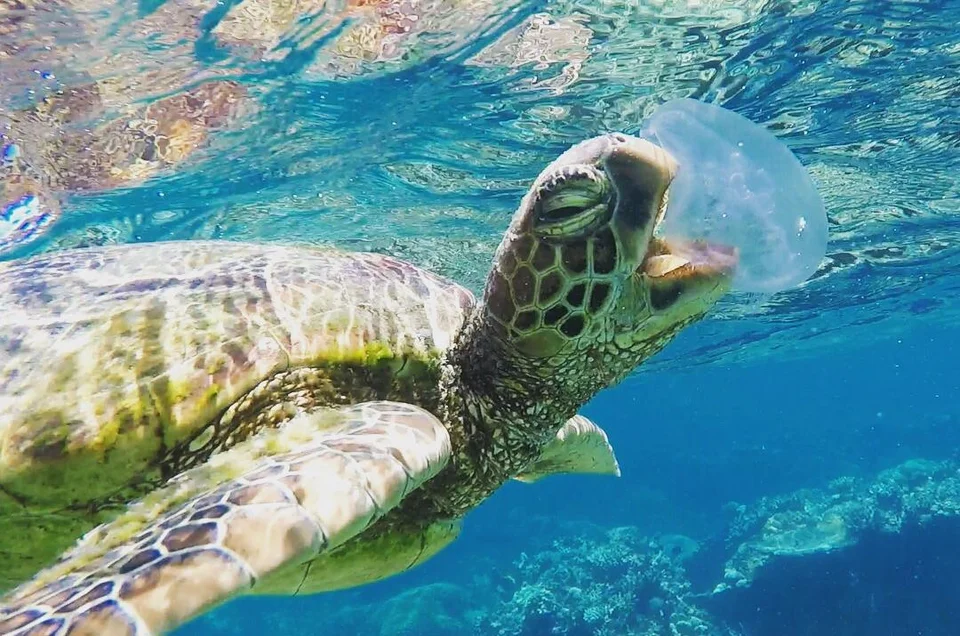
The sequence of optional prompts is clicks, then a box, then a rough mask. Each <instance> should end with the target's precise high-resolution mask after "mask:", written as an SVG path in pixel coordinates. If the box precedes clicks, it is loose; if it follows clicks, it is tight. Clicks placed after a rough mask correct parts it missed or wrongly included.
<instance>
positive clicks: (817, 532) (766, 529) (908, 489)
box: [714, 460, 960, 592]
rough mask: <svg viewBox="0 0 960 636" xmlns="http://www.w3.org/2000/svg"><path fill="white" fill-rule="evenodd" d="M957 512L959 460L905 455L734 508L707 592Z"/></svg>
mask: <svg viewBox="0 0 960 636" xmlns="http://www.w3.org/2000/svg"><path fill="white" fill-rule="evenodd" d="M957 516H960V466H958V464H957V463H956V462H952V461H941V462H931V461H924V460H911V461H908V462H905V463H903V464H901V465H900V466H897V467H895V468H892V469H889V470H885V471H883V472H881V473H880V474H879V475H877V476H876V477H875V478H874V479H872V480H866V479H857V478H852V477H842V478H840V479H837V480H835V481H833V482H831V483H830V484H829V486H828V487H827V488H826V489H824V490H801V491H798V492H794V493H791V494H789V495H785V496H778V497H768V498H764V499H761V500H760V501H758V502H757V503H756V504H754V505H752V506H749V507H747V506H739V507H738V509H737V511H736V516H735V519H734V521H733V522H732V523H731V525H730V528H729V531H728V534H727V537H726V541H725V543H726V545H727V546H735V548H734V550H733V554H732V556H731V557H730V558H729V560H728V561H727V563H726V567H725V572H724V575H723V581H722V582H721V583H719V584H718V585H717V586H716V589H715V590H714V591H715V592H723V591H724V590H726V589H728V588H730V587H745V586H748V585H750V584H751V583H752V581H753V580H754V578H755V577H756V576H757V574H758V571H759V570H761V569H762V568H764V567H766V566H768V565H769V564H770V562H771V561H773V560H776V559H780V558H796V557H801V556H804V555H813V554H816V553H822V552H831V551H834V550H839V549H842V548H849V547H851V546H853V545H855V544H857V543H858V542H859V541H860V540H861V539H862V538H863V537H864V536H865V535H868V534H870V533H873V532H882V533H900V532H901V531H903V530H904V529H905V528H912V527H919V526H923V525H926V524H928V523H930V522H931V521H932V520H935V519H937V518H953V517H957Z"/></svg>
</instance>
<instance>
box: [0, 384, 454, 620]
mask: <svg viewBox="0 0 960 636" xmlns="http://www.w3.org/2000/svg"><path fill="white" fill-rule="evenodd" d="M449 456H450V438H449V436H448V434H447V431H446V429H445V428H444V427H443V425H442V424H441V423H440V421H439V420H438V419H437V418H435V417H434V416H433V415H431V414H430V413H428V412H427V411H424V410H423V409H420V408H418V407H415V406H412V405H409V404H402V403H396V402H367V403H363V404H359V405H356V406H351V407H346V408H342V409H339V410H325V411H319V412H316V413H312V414H309V415H300V416H297V417H295V418H294V419H293V420H291V421H290V422H288V423H287V424H286V425H285V426H283V427H282V428H280V429H277V430H270V431H264V432H263V433H261V434H260V435H258V436H256V437H254V438H252V439H250V440H248V441H247V442H244V443H242V444H239V445H238V446H236V447H234V448H233V449H231V450H229V451H226V452H224V453H222V454H220V455H216V456H214V457H213V458H211V460H210V461H209V462H207V463H206V464H204V465H202V466H199V467H197V468H194V469H192V470H190V471H187V472H185V473H183V474H181V475H180V476H178V477H176V478H175V479H173V480H172V481H171V482H170V483H169V484H168V485H167V486H165V487H164V488H163V489H161V490H159V491H157V492H155V493H153V494H151V495H149V496H147V497H145V498H144V499H141V500H140V501H138V502H136V503H134V504H132V505H131V506H130V507H129V508H128V510H127V512H126V513H124V514H122V515H121V516H120V517H118V518H117V519H115V520H114V521H112V522H111V523H109V524H105V525H103V526H100V527H98V528H97V529H95V530H93V531H92V532H90V533H89V534H88V535H87V536H85V537H84V538H83V539H82V540H81V542H80V543H79V544H78V545H77V546H76V547H75V548H73V549H72V550H71V551H70V552H68V553H67V554H66V555H64V557H63V558H62V559H61V561H60V562H59V563H57V564H56V565H54V566H52V567H51V568H48V569H47V570H45V571H43V572H41V573H40V574H38V575H37V577H35V578H34V580H33V581H30V582H28V583H26V584H25V585H23V586H21V587H20V588H19V589H18V590H16V591H14V593H13V594H12V595H11V596H10V597H8V598H7V599H4V601H3V608H2V609H0V633H3V634H21V633H23V634H27V633H30V634H34V633H67V632H69V633H71V634H72V633H82V634H98V635H100V636H119V635H121V634H123V635H143V634H159V633H163V632H166V631H169V630H171V629H173V628H175V627H177V626H178V625H181V624H183V623H185V622H186V621H188V620H189V619H191V618H193V617H194V616H196V615H198V614H201V613H203V612H205V611H207V610H209V609H211V608H212V607H214V606H216V605H218V604H220V603H222V602H223V601H225V600H227V599H229V598H231V597H233V596H235V595H237V594H240V593H244V592H250V591H253V592H256V586H257V584H258V582H259V581H261V580H262V579H263V578H264V577H267V576H268V575H272V574H277V573H282V572H284V571H288V570H289V569H291V568H296V567H297V566H300V565H301V564H303V563H304V562H306V561H309V560H312V559H314V558H316V557H317V556H318V555H321V554H324V553H328V552H330V551H331V550H332V549H333V548H335V547H337V546H339V545H342V544H343V543H344V542H345V541H347V540H348V539H350V538H351V537H354V536H355V535H357V534H358V533H360V532H362V531H363V530H365V529H366V528H368V527H369V526H370V525H371V524H372V523H374V522H375V521H376V520H377V519H379V518H381V517H382V516H383V515H384V514H385V513H386V512H387V511H389V510H391V509H392V508H394V507H396V506H397V504H399V503H400V501H401V500H402V499H403V497H404V496H406V495H407V494H408V493H410V492H411V491H413V490H415V489H416V488H418V487H419V486H420V485H421V484H422V483H423V482H424V481H426V480H428V479H430V478H431V477H433V476H434V475H436V473H437V472H438V471H439V470H440V469H441V468H442V467H443V466H444V465H445V464H446V463H447V461H448V459H449ZM58 630H60V631H58Z"/></svg>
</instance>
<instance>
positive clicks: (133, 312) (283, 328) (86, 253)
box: [0, 241, 474, 516]
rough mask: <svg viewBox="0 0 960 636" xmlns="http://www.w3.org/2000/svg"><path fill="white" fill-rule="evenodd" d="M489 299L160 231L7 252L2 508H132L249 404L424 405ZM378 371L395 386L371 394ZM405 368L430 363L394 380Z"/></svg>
mask: <svg viewBox="0 0 960 636" xmlns="http://www.w3.org/2000/svg"><path fill="white" fill-rule="evenodd" d="M473 303H474V299H473V296H472V295H471V294H470V292H468V291H466V290H465V289H463V288H462V287H460V286H458V285H456V284H454V283H452V282H449V281H446V280H444V279H441V278H439V277H436V276H434V275H432V274H429V273H427V272H424V271H422V270H420V269H417V268H416V267H414V266H412V265H410V264H408V263H404V262H402V261H398V260H395V259H393V258H390V257H386V256H380V255H374V254H348V253H342V252H335V251H321V250H316V249H306V248H292V247H286V246H258V245H246V244H239V243H229V242H219V243H218V242H200V241H191V242H185V243H154V244H148V245H132V246H118V247H111V248H104V249H96V250H78V251H72V252H61V253H56V254H50V255H43V256H40V257H38V258H34V259H30V260H24V261H20V262H11V263H0V307H3V311H2V312H0V516H2V514H5V513H6V512H7V511H22V510H24V509H28V510H34V511H51V510H59V509H62V508H64V507H71V508H76V507H77V506H80V507H82V506H85V505H91V504H93V503H97V504H98V505H99V504H100V503H103V502H105V501H106V500H107V499H109V498H110V497H111V496H113V498H114V500H115V501H116V502H117V503H119V502H120V501H122V500H126V499H128V498H129V496H130V495H131V493H130V492H128V491H127V490H125V488H128V487H129V486H130V485H131V484H134V483H136V482H138V481H139V482H140V483H141V487H140V491H141V492H142V491H143V490H144V486H143V483H144V480H149V479H155V480H156V479H159V478H161V477H169V476H170V474H168V473H171V472H172V473H176V472H180V471H181V470H183V469H185V468H187V467H189V465H192V464H195V463H198V462H200V461H203V460H204V459H205V458H206V457H207V456H209V452H212V451H213V450H216V448H212V442H211V441H210V437H211V434H212V433H215V434H216V436H219V437H217V439H215V440H214V441H215V442H216V443H217V444H218V445H219V446H220V447H223V446H225V445H230V444H232V443H235V442H236V441H238V440H239V439H240V438H242V437H245V436H247V435H249V433H251V432H253V431H252V430H250V429H251V428H255V427H254V426H253V425H252V424H251V422H252V420H249V418H250V417H252V416H251V414H258V415H259V416H261V420H258V421H259V422H262V421H263V420H262V416H263V410H264V409H266V410H267V412H268V413H272V412H271V411H270V410H269V409H271V408H274V409H277V408H281V407H282V408H292V407H295V406H296V404H290V403H286V404H285V400H294V401H296V400H295V396H300V397H299V398H296V399H307V398H308V397H309V396H310V395H313V394H316V393H322V394H324V395H326V396H328V397H329V398H330V400H331V401H337V398H338V397H340V398H342V399H341V400H340V401H342V402H348V401H355V400H356V399H357V398H370V399H379V398H382V399H387V398H393V399H406V400H409V401H414V402H416V401H417V399H416V398H418V397H419V396H418V395H415V393H416V392H418V391H426V390H428V388H429V387H427V388H424V387H423V383H424V382H435V379H436V376H435V372H431V371H430V370H431V368H433V369H434V370H435V367H436V361H437V358H438V354H439V352H440V351H442V350H443V349H445V348H446V347H447V346H449V344H450V342H451V339H452V337H453V335H454V333H455V332H456V331H457V330H458V329H459V327H460V325H461V324H462V322H463V320H464V318H465V315H466V312H467V311H469V310H470V308H471V307H472V305H473ZM374 367H376V368H380V369H382V370H383V373H382V374H381V375H382V376H383V377H386V378H387V380H386V382H387V384H388V386H386V388H385V389H384V390H383V391H380V393H384V395H377V394H376V393H377V392H376V391H367V392H364V390H363V389H364V387H363V386H362V384H363V382H365V381H366V380H367V378H369V377H371V376H369V375H366V374H365V371H366V370H368V369H370V368H374ZM408 367H409V368H408ZM336 369H340V370H341V371H342V370H343V369H351V370H352V371H350V373H352V374H353V375H352V376H350V377H351V378H352V379H353V381H355V382H356V384H358V385H360V386H358V387H357V394H356V395H353V394H351V395H340V393H342V392H343V391H345V390H348V389H344V388H343V387H342V386H340V385H337V380H338V379H340V378H336V377H333V373H334V372H333V371H332V370H336ZM401 370H406V372H407V374H408V375H410V374H412V375H414V376H417V373H418V372H419V374H420V375H419V376H417V377H414V378H413V379H412V380H410V381H409V382H408V383H407V384H397V383H395V382H394V383H393V384H390V382H392V380H391V378H393V377H394V376H397V375H398V374H401V373H400V372H401ZM411 370H412V371H411ZM344 373H345V372H344ZM403 392H408V393H414V395H397V393H403ZM251 396H253V397H255V398H256V400H254V399H253V397H251ZM291 396H294V397H291ZM304 396H307V397H304ZM244 400H246V402H244ZM253 402H256V403H255V404H252V403H253ZM238 404H244V405H245V408H246V410H242V409H241V410H237V405H238ZM251 404H252V406H251ZM231 406H232V407H233V410H230V407H231ZM261 407H262V408H261ZM258 409H259V410H258ZM271 417H272V415H271ZM245 418H246V419H245ZM268 419H269V418H268ZM218 422H219V423H220V424H222V426H224V427H226V428H225V429H224V430H219V429H218V430H217V431H212V428H211V426H212V425H213V424H214V423H218ZM243 426H247V429H246V430H244V435H242V436H241V435H238V433H237V431H240V430H242V427H243ZM238 427H239V428H238ZM227 429H230V430H227ZM201 446H203V447H205V449H206V453H205V454H200V455H196V456H191V455H187V454H186V453H187V451H188V450H190V449H191V448H196V447H201ZM174 459H177V461H179V463H176V464H171V463H170V462H173V461H174ZM168 464H169V465H168ZM165 468H166V470H165V471H164V469H165ZM154 483H156V482H154ZM146 487H149V482H147V485H146Z"/></svg>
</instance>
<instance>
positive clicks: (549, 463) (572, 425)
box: [515, 415, 620, 484]
mask: <svg viewBox="0 0 960 636" xmlns="http://www.w3.org/2000/svg"><path fill="white" fill-rule="evenodd" d="M563 473H576V474H591V473H592V474H595V475H613V476H615V477H619V476H620V465H619V464H618V463H617V458H616V456H615V455H614V454H613V447H612V446H610V442H609V441H608V440H607V434H606V433H605V432H604V431H603V429H602V428H600V427H599V426H597V425H596V424H595V423H594V422H592V421H591V420H589V419H587V418H585V417H583V416H582V415H574V416H573V417H571V418H570V419H569V420H567V421H566V423H565V424H564V425H563V426H562V427H560V430H559V431H557V436H556V437H555V438H554V439H553V441H552V442H550V443H549V444H547V445H546V446H545V447H544V448H543V451H542V452H541V453H540V456H539V457H538V458H537V459H536V460H534V462H533V463H531V464H530V465H529V466H527V468H526V469H525V470H524V471H523V472H521V473H520V474H519V475H517V476H516V477H515V479H516V480H517V481H522V482H524V483H528V484H532V483H533V482H535V481H538V480H540V479H543V478H544V477H547V476H549V475H559V474H563Z"/></svg>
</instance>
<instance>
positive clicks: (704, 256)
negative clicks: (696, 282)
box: [639, 237, 739, 281]
mask: <svg viewBox="0 0 960 636" xmlns="http://www.w3.org/2000/svg"><path fill="white" fill-rule="evenodd" d="M738 261H739V258H738V253H737V249H736V248H734V247H729V246H726V245H719V244H717V243H708V242H706V241H703V240H694V241H683V240H680V239H670V240H669V241H667V240H665V239H663V238H660V237H653V238H652V239H651V241H650V245H649V247H648V249H647V256H646V258H644V260H643V262H642V263H641V265H640V268H639V271H641V272H642V273H643V274H645V275H647V276H649V277H650V278H654V279H658V280H661V281H688V280H690V279H716V280H721V279H727V278H732V277H733V274H734V272H735V270H736V268H737V263H738Z"/></svg>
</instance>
